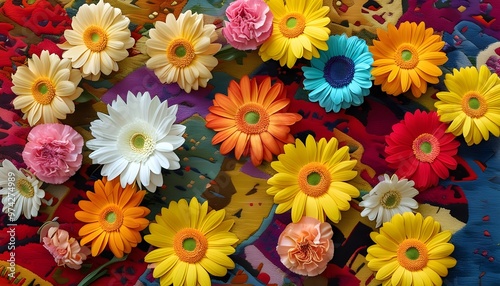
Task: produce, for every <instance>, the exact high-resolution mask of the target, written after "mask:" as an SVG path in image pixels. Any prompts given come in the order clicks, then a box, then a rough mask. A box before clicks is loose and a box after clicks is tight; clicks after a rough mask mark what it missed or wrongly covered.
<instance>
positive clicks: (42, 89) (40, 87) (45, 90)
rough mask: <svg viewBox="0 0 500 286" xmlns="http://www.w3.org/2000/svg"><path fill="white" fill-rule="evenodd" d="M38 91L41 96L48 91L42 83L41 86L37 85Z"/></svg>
mask: <svg viewBox="0 0 500 286" xmlns="http://www.w3.org/2000/svg"><path fill="white" fill-rule="evenodd" d="M38 91H39V92H40V93H41V94H46V93H47V92H48V91H49V87H48V86H47V85H46V84H45V83H42V84H40V85H38Z"/></svg>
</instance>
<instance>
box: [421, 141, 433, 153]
mask: <svg viewBox="0 0 500 286" xmlns="http://www.w3.org/2000/svg"><path fill="white" fill-rule="evenodd" d="M420 150H421V151H422V152H424V153H425V154H429V153H431V152H432V145H431V143H429V142H422V144H420Z"/></svg>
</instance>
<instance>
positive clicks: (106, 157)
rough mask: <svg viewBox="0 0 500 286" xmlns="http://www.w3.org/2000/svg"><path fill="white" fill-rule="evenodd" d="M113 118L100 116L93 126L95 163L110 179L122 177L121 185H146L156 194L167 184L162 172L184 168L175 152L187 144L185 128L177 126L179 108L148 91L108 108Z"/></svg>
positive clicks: (130, 95) (115, 102) (88, 144)
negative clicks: (135, 182)
mask: <svg viewBox="0 0 500 286" xmlns="http://www.w3.org/2000/svg"><path fill="white" fill-rule="evenodd" d="M108 112H109V115H106V114H103V113H98V114H97V115H98V116H99V119H97V120H94V121H93V122H91V123H90V130H91V132H92V135H93V136H94V137H95V139H91V140H89V141H88V142H87V147H88V148H89V149H91V150H94V152H92V153H90V155H89V157H90V159H92V162H93V163H94V164H103V165H104V166H103V168H102V170H101V174H102V175H103V176H107V177H108V179H109V180H113V179H114V178H116V177H118V176H119V177H120V183H121V186H122V187H123V188H124V187H125V186H126V185H127V184H133V183H134V181H137V183H138V184H139V186H141V185H144V186H145V187H146V188H147V189H148V191H150V192H154V191H155V190H156V187H158V186H161V185H163V177H162V174H161V169H162V168H165V169H168V170H175V169H178V168H179V167H180V164H179V157H177V155H176V154H175V153H174V150H175V149H177V148H179V147H180V146H181V145H182V144H183V143H184V138H183V137H182V135H183V134H184V131H185V129H186V127H185V126H183V125H180V124H174V122H175V119H176V113H177V105H173V106H170V107H168V103H167V101H164V102H160V100H159V99H158V97H156V96H155V97H154V98H153V99H152V98H151V96H150V95H149V93H148V92H145V93H144V94H141V93H139V94H137V96H135V95H134V94H132V93H131V92H129V93H128V95H127V102H125V101H123V99H122V98H121V97H118V99H117V100H116V101H113V103H112V104H111V105H108Z"/></svg>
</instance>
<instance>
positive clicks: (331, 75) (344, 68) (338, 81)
mask: <svg viewBox="0 0 500 286" xmlns="http://www.w3.org/2000/svg"><path fill="white" fill-rule="evenodd" d="M323 73H324V78H325V80H326V81H327V82H328V83H329V84H330V85H331V86H332V87H334V88H341V87H343V86H346V85H349V84H350V83H351V82H352V79H353V78H354V61H353V60H352V59H350V58H348V57H346V56H335V57H332V58H331V59H329V60H328V62H327V63H326V65H325V68H324V69H323Z"/></svg>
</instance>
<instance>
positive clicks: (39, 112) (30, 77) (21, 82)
mask: <svg viewBox="0 0 500 286" xmlns="http://www.w3.org/2000/svg"><path fill="white" fill-rule="evenodd" d="M81 79H82V75H81V74H80V72H79V71H78V70H76V69H72V68H71V62H70V61H68V60H66V59H62V60H61V59H60V58H59V56H58V55H56V54H49V52H48V51H42V53H41V54H40V57H38V56H37V55H33V57H32V58H31V59H28V67H25V66H20V67H18V69H17V71H16V73H15V74H14V75H12V83H13V84H14V86H13V87H12V91H13V92H14V93H15V94H16V95H17V97H16V98H14V101H13V102H12V103H13V104H14V108H15V109H21V111H22V112H23V113H24V117H23V118H24V119H26V118H27V119H28V123H29V124H30V125H31V126H34V125H36V124H38V123H57V122H59V119H65V118H66V114H68V113H73V112H75V104H74V102H73V100H74V99H77V98H78V97H79V96H80V94H81V93H82V91H83V89H82V88H80V87H78V84H79V83H80V80H81Z"/></svg>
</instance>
